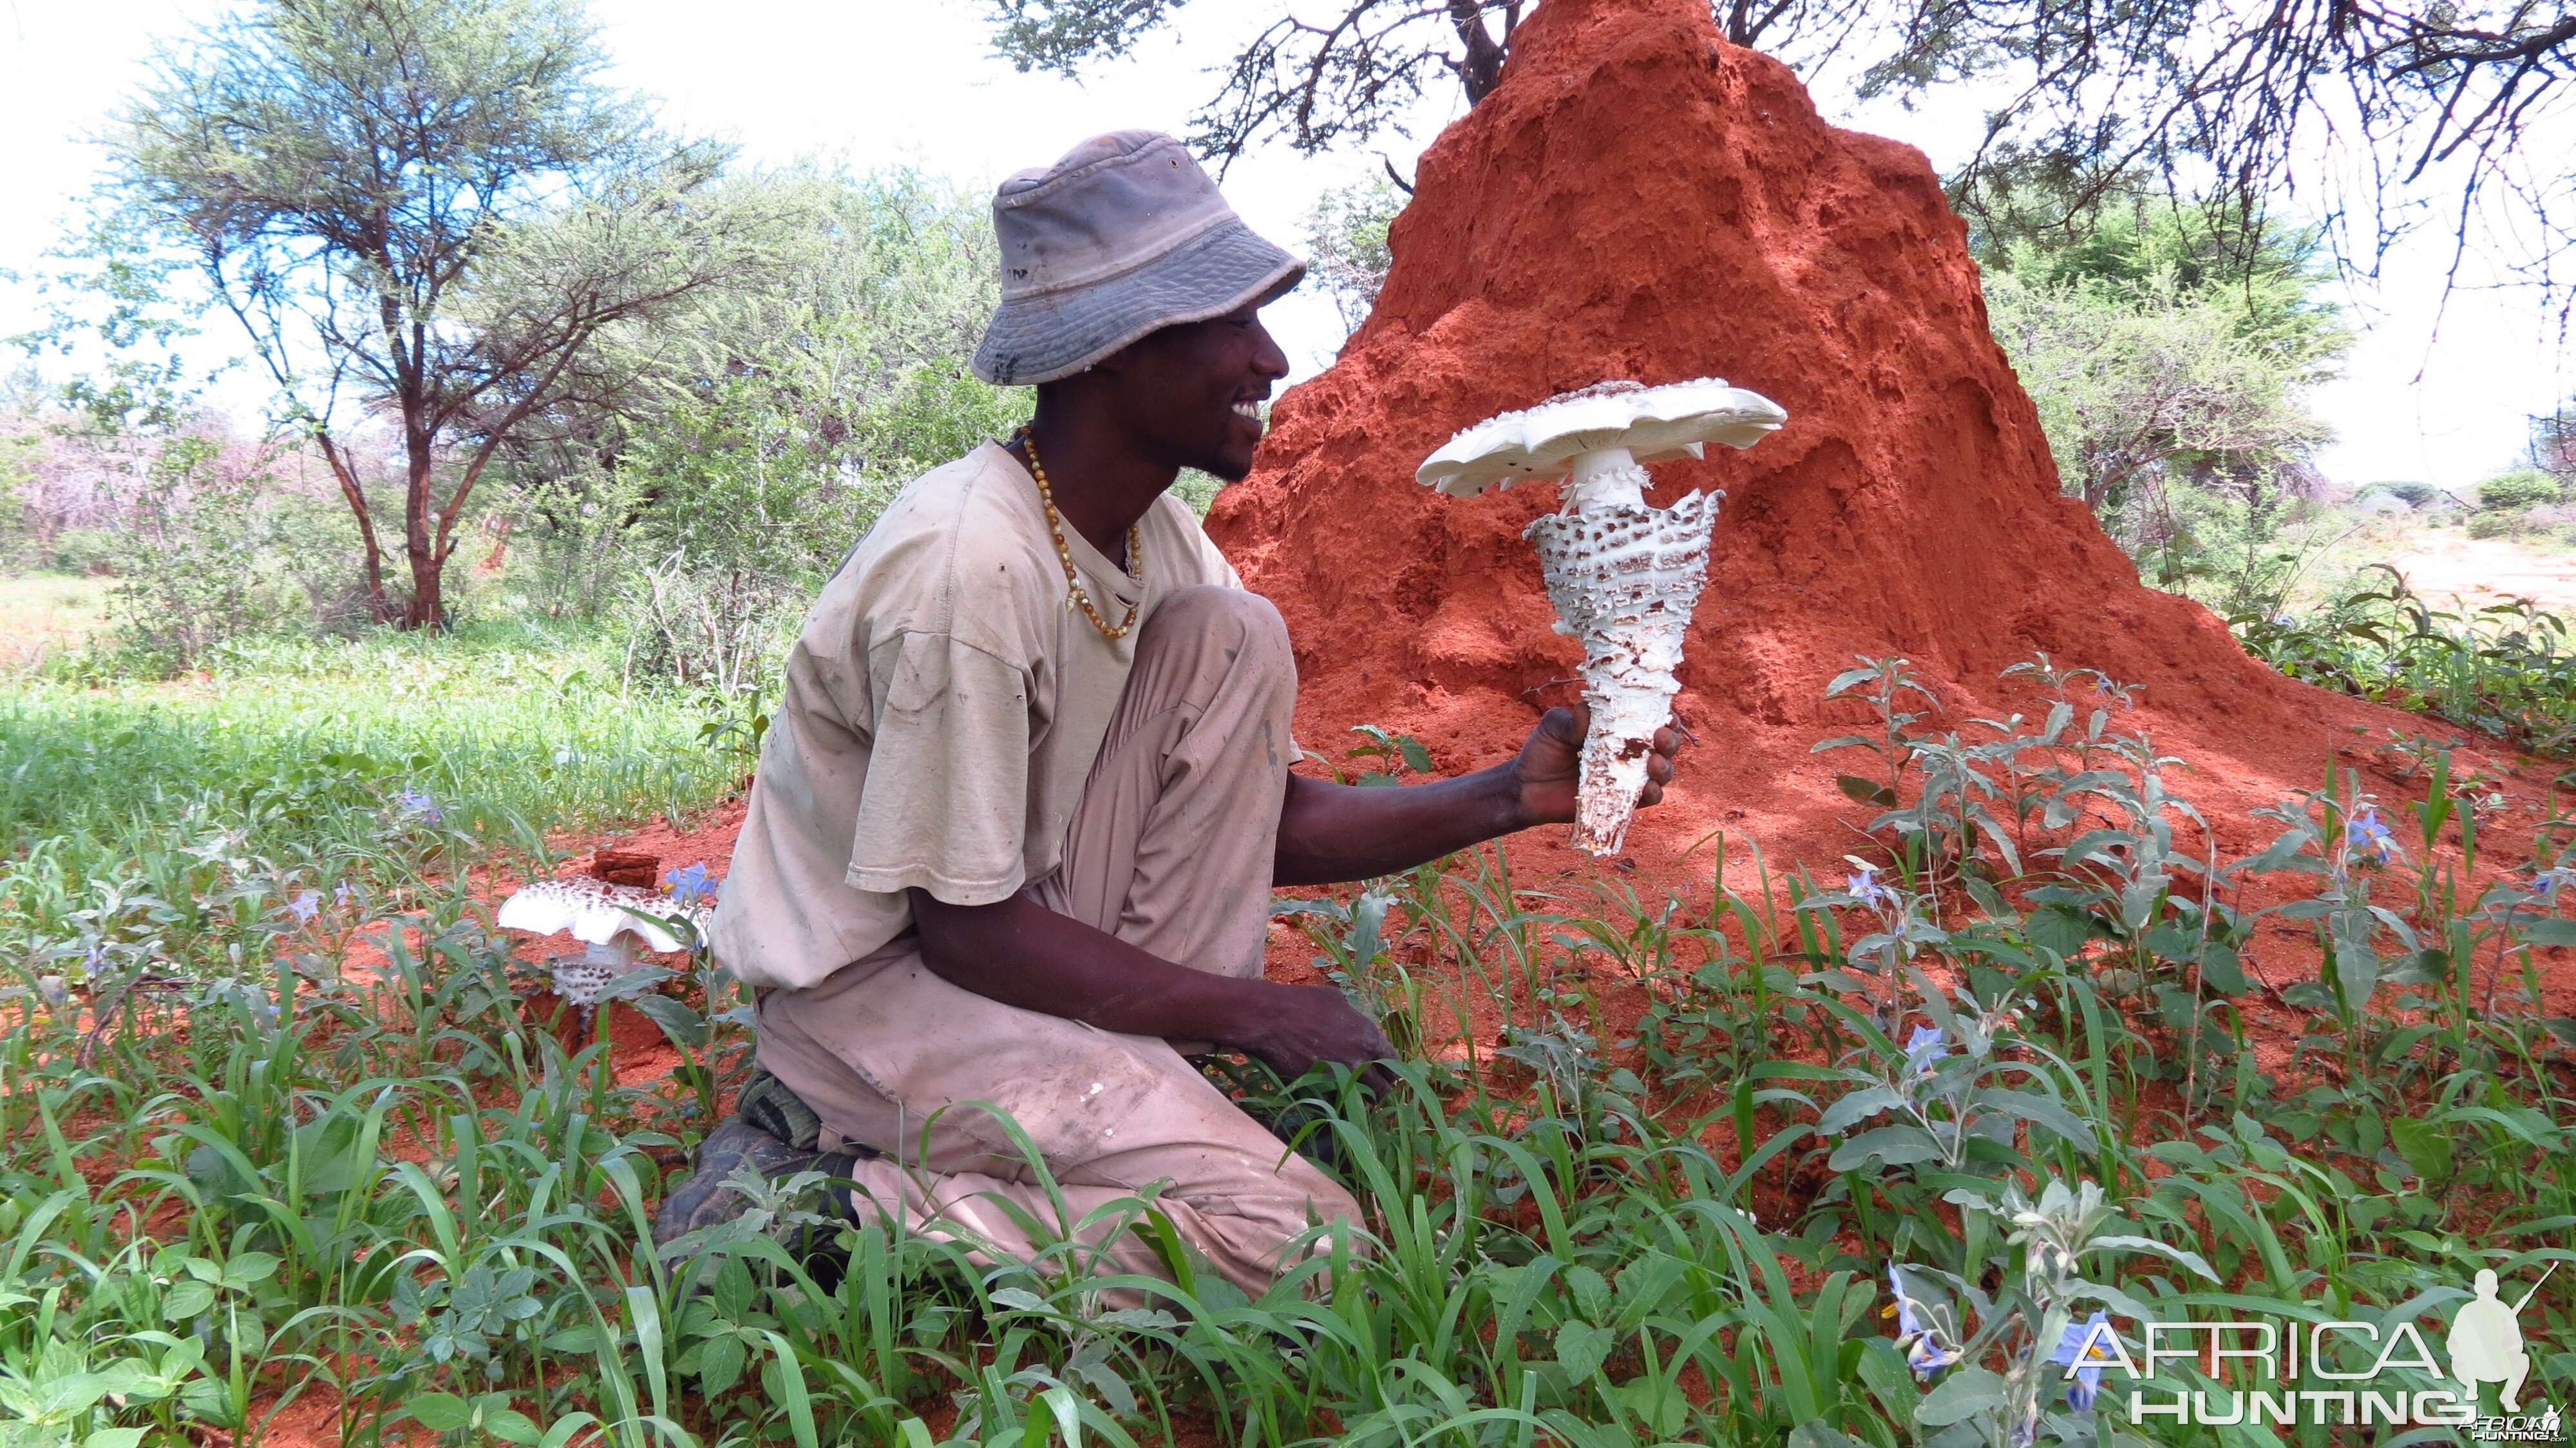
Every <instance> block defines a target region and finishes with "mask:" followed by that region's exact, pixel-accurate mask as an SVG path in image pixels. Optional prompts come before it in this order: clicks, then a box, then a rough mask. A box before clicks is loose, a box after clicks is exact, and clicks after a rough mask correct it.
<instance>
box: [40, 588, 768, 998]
mask: <svg viewBox="0 0 2576 1448" xmlns="http://www.w3.org/2000/svg"><path fill="white" fill-rule="evenodd" d="M201 662H202V663H204V664H205V665H206V666H208V667H209V669H210V670H211V671H212V673H213V677H212V678H211V679H210V680H208V681H206V682H203V683H194V682H192V683H187V684H179V685H155V684H126V683H116V682H114V681H113V680H112V679H109V678H102V677H100V676H98V675H95V674H91V673H88V672H86V670H87V668H88V667H89V665H88V664H85V662H84V660H83V659H82V658H81V657H80V656H79V655H77V654H73V655H66V656H60V657H58V658H57V659H55V660H54V661H52V662H51V663H50V664H49V665H48V667H49V668H50V669H51V671H52V672H54V673H55V674H56V675H58V676H60V677H62V678H63V679H65V680H66V682H65V683H60V684H55V683H46V682H41V681H33V680H29V681H21V682H18V683H15V684H12V685H10V686H8V688H7V690H6V692H5V693H0V956H5V957H7V958H11V959H20V960H25V961H28V962H32V963H35V964H40V965H42V966H43V968H44V969H47V970H51V971H54V972H57V973H64V972H68V973H69V974H70V975H71V976H73V977H74V978H78V977H79V976H81V975H82V974H84V973H95V972H96V971H97V970H99V969H102V968H104V967H106V966H107V965H109V964H111V963H113V964H115V966H116V968H117V969H124V968H126V967H127V966H128V965H131V966H133V967H134V968H137V969H148V970H150V971H152V972H162V973H166V972H170V971H173V970H178V971H183V972H194V971H197V970H201V969H207V968H226V967H229V968H233V969H239V968H242V965H243V963H244V961H243V959H242V957H243V956H244V953H245V952H248V956H249V959H250V960H251V961H263V960H265V959H266V958H267V957H266V954H265V949H266V946H267V944H268V942H269V939H270V936H269V934H268V932H267V924H266V922H272V921H273V920H274V919H275V918H276V916H275V912H276V911H277V910H278V909H279V907H280V906H281V905H282V904H283V902H285V901H287V900H289V899H292V898H294V897H296V896H298V895H300V894H302V893H304V892H305V891H308V890H309V891H317V892H319V894H320V895H321V896H322V897H324V898H331V897H333V896H334V894H335V892H336V891H337V890H338V889H339V888H340V887H342V886H347V887H348V888H350V889H351V890H353V891H356V892H358V893H359V895H360V896H361V897H362V898H364V899H367V900H371V901H381V902H383V903H387V904H391V903H393V902H395V901H398V900H400V899H402V898H404V897H403V895H402V893H401V892H402V891H404V890H407V889H410V888H412V887H413V884H414V882H416V881H417V879H418V878H419V877H420V876H422V875H423V874H433V875H435V874H444V873H446V872H449V871H452V870H454V869H455V868H456V867H457V866H458V865H459V864H460V863H461V862H463V861H464V860H467V859H470V858H472V857H473V856H474V855H475V854H476V853H477V852H480V851H484V850H490V849H501V848H506V849H515V850H520V851H524V852H527V853H529V854H532V855H536V856H539V857H540V858H542V857H544V855H545V843H544V842H545V840H546V839H547V838H548V837H549V836H550V835H551V834H552V833H553V832H555V831H559V830H562V829H565V828H568V827H574V826H578V825H581V824H584V823H588V822H592V821H597V820H602V819H609V818H618V817H625V816H631V815H633V814H635V813H638V812H641V811H646V810H662V811H667V812H670V813H672V814H675V815H686V814H688V813H689V812H691V811H694V810H696V809H699V808H702V807H704V806H705V805H706V804H708V803H710V802H712V801H713V800H714V799H716V798H718V797H720V796H721V795H722V793H723V792H724V791H726V790H727V789H729V788H731V787H732V785H733V784H734V783H735V782H736V781H737V779H738V777H739V771H738V769H737V768H736V767H735V766H734V765H733V764H731V763H730V762H729V761H727V760H724V759H722V758H721V757H719V756H716V755H714V754H710V753H708V752H706V751H705V750H703V749H701V748H700V747H699V746H698V745H697V743H696V742H695V740H696V735H697V731H698V728H699V723H700V720H701V719H702V718H703V717H704V716H703V715H702V714H701V713H700V711H699V710H698V709H696V708H695V707H693V706H692V705H691V704H690V703H689V702H688V701H687V700H685V699H678V698H670V697H652V696H648V697H635V696H631V695H629V696H621V694H620V692H619V690H618V688H617V669H618V657H617V654H616V652H615V651H614V650H613V649H609V648H604V647H601V646H599V645H597V644H576V645H571V646H567V645H566V644H564V643H563V642H561V641H552V640H547V639H543V638H540V637H532V636H530V635H528V634H527V633H525V632H522V631H518V630H513V629H509V628H503V627H485V628H480V629H467V630H463V631H461V632H460V633H459V634H458V635H457V636H455V637H454V638H452V639H451V640H449V641H447V643H446V645H445V646H444V647H422V646H418V645H415V644H412V643H409V642H406V641H403V640H401V639H398V638H388V637H384V636H381V635H380V636H376V637H371V638H368V639H365V640H359V641H338V640H323V641H315V642H296V643H284V642H260V643H249V644H241V645H233V646H228V647H223V648H217V649H213V650H210V651H209V652H208V653H207V654H206V655H204V656H203V657H202V658H201ZM93 685H98V686H100V687H92V686H93ZM406 799H408V800H411V801H414V803H409V804H407V803H405V800H406Z"/></svg>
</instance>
